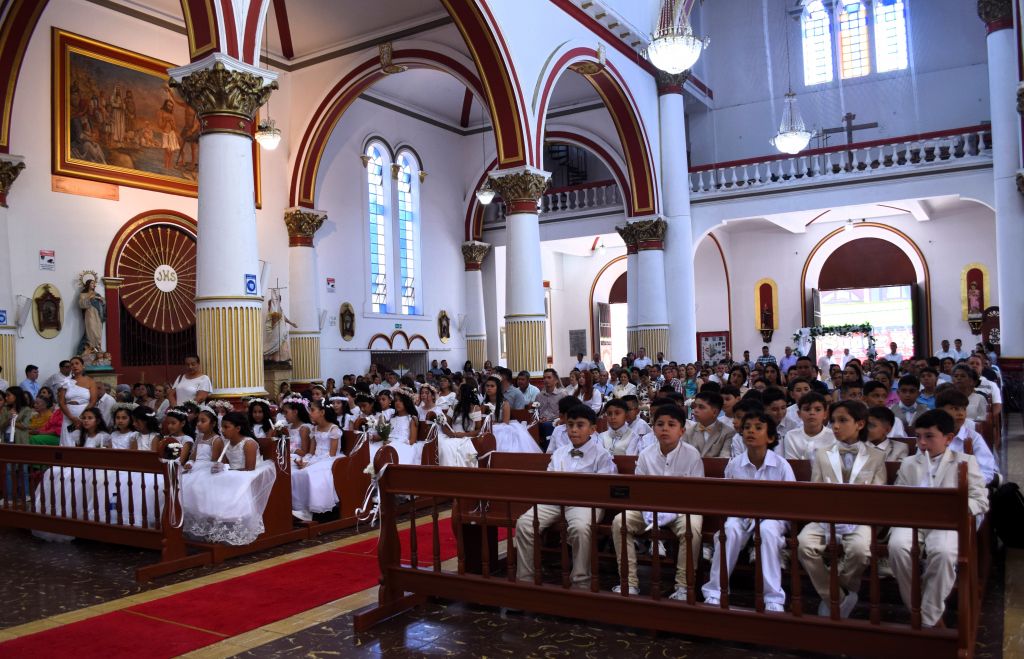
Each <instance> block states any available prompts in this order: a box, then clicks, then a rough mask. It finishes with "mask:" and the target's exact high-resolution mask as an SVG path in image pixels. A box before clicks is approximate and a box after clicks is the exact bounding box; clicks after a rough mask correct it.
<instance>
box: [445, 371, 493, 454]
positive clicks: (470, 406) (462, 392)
mask: <svg viewBox="0 0 1024 659" xmlns="http://www.w3.org/2000/svg"><path fill="white" fill-rule="evenodd" d="M476 400H477V394H476V387H475V386H473V385H472V384H470V383H468V382H466V383H464V384H463V385H462V387H461V388H460V389H459V398H458V402H457V403H456V405H455V407H453V408H452V410H451V415H450V417H448V418H447V419H444V420H442V425H441V429H440V432H439V434H438V438H437V455H438V462H440V463H441V466H442V467H470V466H473V456H475V455H476V449H475V448H474V447H473V438H474V437H476V436H477V433H478V431H479V429H480V426H481V425H482V422H483V414H482V413H481V412H480V406H479V405H476V404H475V401H476ZM446 421H447V422H446Z"/></svg>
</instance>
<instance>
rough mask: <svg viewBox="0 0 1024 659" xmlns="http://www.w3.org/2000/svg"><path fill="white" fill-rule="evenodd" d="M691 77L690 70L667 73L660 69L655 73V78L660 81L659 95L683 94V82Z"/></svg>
mask: <svg viewBox="0 0 1024 659" xmlns="http://www.w3.org/2000/svg"><path fill="white" fill-rule="evenodd" d="M689 78H690V70H689V69H687V70H686V71H683V72H682V73H666V72H665V71H662V70H661V69H658V70H657V72H656V73H655V80H657V82H658V96H663V95H664V94H682V93H683V84H685V83H686V81H687V80H689Z"/></svg>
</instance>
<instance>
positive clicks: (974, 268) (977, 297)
mask: <svg viewBox="0 0 1024 659" xmlns="http://www.w3.org/2000/svg"><path fill="white" fill-rule="evenodd" d="M990 301H991V296H990V294H989V275H988V268H987V267H985V266H984V265H982V264H981V263H969V264H967V265H966V266H964V269H963V271H962V272H961V273H960V305H961V311H962V312H963V320H972V319H980V318H981V316H982V315H983V314H984V312H985V309H986V308H987V307H988V303H989V302H990Z"/></svg>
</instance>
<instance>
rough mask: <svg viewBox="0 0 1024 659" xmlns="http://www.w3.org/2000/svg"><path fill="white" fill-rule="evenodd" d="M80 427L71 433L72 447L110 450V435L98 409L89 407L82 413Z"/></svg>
mask: <svg viewBox="0 0 1024 659" xmlns="http://www.w3.org/2000/svg"><path fill="white" fill-rule="evenodd" d="M80 418H81V419H82V427H81V428H79V429H78V430H74V431H72V432H71V435H70V436H71V441H72V442H74V444H72V446H78V447H81V448H110V434H109V433H108V432H107V424H106V423H104V422H103V414H102V413H101V412H100V411H99V409H98V408H95V407H90V408H89V409H87V410H85V411H84V412H82V414H81V416H80Z"/></svg>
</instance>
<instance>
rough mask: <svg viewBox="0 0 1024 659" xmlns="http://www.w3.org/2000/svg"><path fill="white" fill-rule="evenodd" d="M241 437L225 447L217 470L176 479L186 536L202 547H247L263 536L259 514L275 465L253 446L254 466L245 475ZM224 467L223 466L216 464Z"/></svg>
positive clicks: (248, 439)
mask: <svg viewBox="0 0 1024 659" xmlns="http://www.w3.org/2000/svg"><path fill="white" fill-rule="evenodd" d="M250 442H252V443H254V444H255V443H256V440H255V439H253V438H251V437H245V438H243V439H242V441H240V442H238V443H237V444H231V443H230V442H226V443H225V446H224V451H223V453H222V454H221V455H220V456H219V457H218V459H217V460H216V461H215V464H219V466H218V467H217V470H214V469H212V468H206V469H196V468H193V469H192V470H191V471H190V472H187V473H186V474H185V475H184V477H183V478H182V484H181V503H182V509H183V511H184V519H185V523H184V527H183V530H184V532H185V534H186V535H188V536H189V537H192V538H196V539H198V540H203V541H205V542H222V543H226V544H229V545H247V544H249V543H251V542H253V541H254V540H255V539H256V538H257V537H258V536H259V535H260V534H261V533H263V529H264V527H263V511H264V510H265V509H266V507H267V501H268V500H269V499H270V491H271V490H272V489H273V487H274V481H275V479H276V478H277V466H276V464H275V463H274V462H273V461H271V460H264V459H263V457H262V456H261V455H260V454H259V447H258V446H257V454H256V466H255V468H254V469H252V470H251V471H246V470H245V446H246V445H247V444H249V443H250ZM197 452H198V451H197ZM224 462H226V463H227V464H220V463H224Z"/></svg>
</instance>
